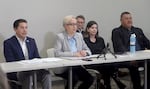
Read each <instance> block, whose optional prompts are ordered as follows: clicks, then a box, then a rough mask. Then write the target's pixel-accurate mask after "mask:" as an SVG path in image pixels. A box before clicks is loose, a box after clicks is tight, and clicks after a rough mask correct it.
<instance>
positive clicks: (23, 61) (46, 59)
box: [18, 58, 63, 64]
mask: <svg viewBox="0 0 150 89" xmlns="http://www.w3.org/2000/svg"><path fill="white" fill-rule="evenodd" d="M60 60H63V59H60V58H34V59H32V60H22V61H18V63H20V64H32V63H33V64H35V63H42V62H56V61H60Z"/></svg>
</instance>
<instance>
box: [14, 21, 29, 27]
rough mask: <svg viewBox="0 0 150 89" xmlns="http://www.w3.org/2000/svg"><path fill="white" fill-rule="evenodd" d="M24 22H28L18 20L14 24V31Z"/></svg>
mask: <svg viewBox="0 0 150 89" xmlns="http://www.w3.org/2000/svg"><path fill="white" fill-rule="evenodd" d="M22 22H24V23H27V21H26V20H25V19H17V20H16V21H15V22H14V24H13V27H14V29H17V28H18V26H19V24H20V23H22Z"/></svg>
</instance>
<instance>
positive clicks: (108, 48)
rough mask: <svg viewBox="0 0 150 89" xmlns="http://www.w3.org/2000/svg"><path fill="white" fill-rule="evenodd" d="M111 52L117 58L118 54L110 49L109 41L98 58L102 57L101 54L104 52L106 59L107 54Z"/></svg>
mask: <svg viewBox="0 0 150 89" xmlns="http://www.w3.org/2000/svg"><path fill="white" fill-rule="evenodd" d="M108 52H110V53H111V54H112V55H113V56H114V57H115V58H117V56H116V55H115V54H114V53H113V52H112V51H111V50H110V47H109V43H107V45H106V47H105V48H104V49H103V50H102V52H101V53H100V54H99V55H98V56H97V59H98V58H100V56H101V55H102V54H103V55H104V59H105V60H106V54H107V53H108Z"/></svg>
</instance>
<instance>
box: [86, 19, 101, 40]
mask: <svg viewBox="0 0 150 89" xmlns="http://www.w3.org/2000/svg"><path fill="white" fill-rule="evenodd" d="M94 24H96V25H97V33H96V37H99V35H98V24H97V22H96V21H89V22H88V23H87V26H86V29H85V32H86V34H87V35H88V36H89V33H88V31H87V29H89V28H90V27H92V25H94Z"/></svg>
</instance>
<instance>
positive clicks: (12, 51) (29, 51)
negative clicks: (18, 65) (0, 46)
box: [4, 19, 51, 89]
mask: <svg viewBox="0 0 150 89" xmlns="http://www.w3.org/2000/svg"><path fill="white" fill-rule="evenodd" d="M13 27H14V31H15V33H16V34H15V35H14V36H12V37H11V38H9V39H7V40H5V41H4V56H5V58H6V61H7V62H13V61H20V60H31V59H33V58H40V56H39V53H38V49H37V46H36V43H35V40H34V39H33V38H30V37H28V36H27V29H28V26H27V21H26V20H24V19H18V20H16V21H15V22H14V24H13ZM36 73H37V80H40V82H41V83H42V87H43V89H51V76H50V74H49V72H48V71H46V70H44V69H42V70H36ZM16 74H17V75H18V76H16ZM32 75H33V72H32V71H24V72H19V73H8V78H9V79H12V80H17V79H18V80H19V81H20V82H21V84H22V89H32V81H33V80H32ZM11 89H16V87H14V86H13V87H11Z"/></svg>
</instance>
